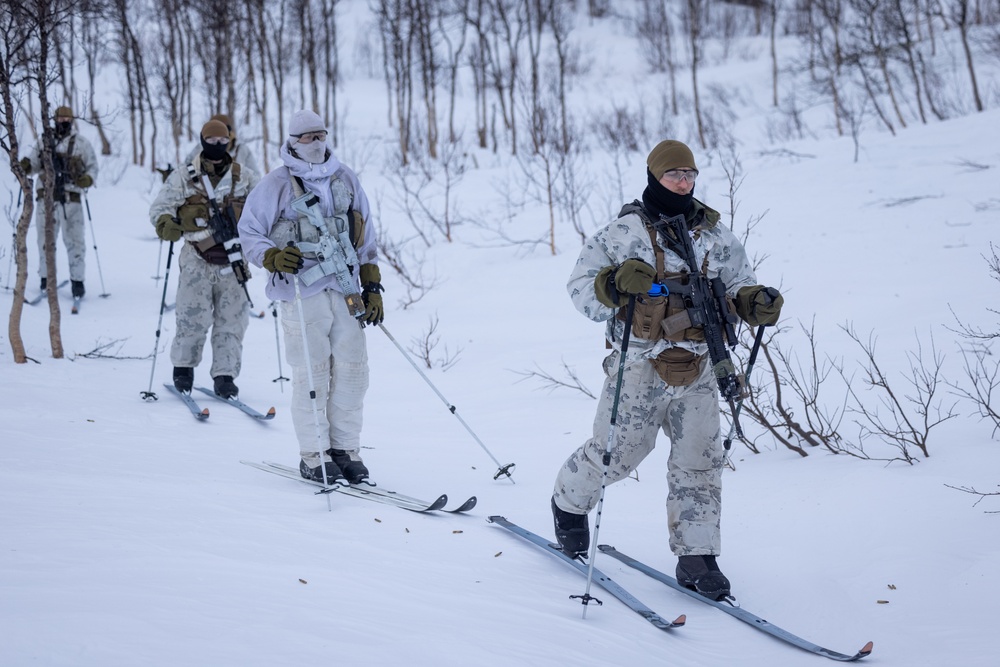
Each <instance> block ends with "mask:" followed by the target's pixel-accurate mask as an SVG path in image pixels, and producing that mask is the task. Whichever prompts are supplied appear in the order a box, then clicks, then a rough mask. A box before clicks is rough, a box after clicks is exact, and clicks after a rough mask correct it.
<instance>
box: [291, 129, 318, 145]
mask: <svg viewBox="0 0 1000 667" xmlns="http://www.w3.org/2000/svg"><path fill="white" fill-rule="evenodd" d="M295 138H296V139H297V140H298V143H300V144H311V143H312V142H314V141H326V132H306V133H305V134H300V135H298V136H297V137H295Z"/></svg>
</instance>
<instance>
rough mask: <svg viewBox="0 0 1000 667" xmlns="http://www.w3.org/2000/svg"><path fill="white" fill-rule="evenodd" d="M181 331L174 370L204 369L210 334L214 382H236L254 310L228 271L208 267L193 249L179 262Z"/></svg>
mask: <svg viewBox="0 0 1000 667" xmlns="http://www.w3.org/2000/svg"><path fill="white" fill-rule="evenodd" d="M177 264H178V266H179V267H180V275H179V278H178V282H177V318H176V322H177V329H176V331H175V332H174V340H173V343H172V344H171V346H170V361H171V363H172V364H173V365H174V366H181V367H184V368H194V367H195V366H197V365H198V364H200V363H201V357H202V352H203V350H204V348H205V340H206V339H207V338H208V330H209V328H211V329H212V368H211V371H210V373H211V376H212V377H213V378H214V377H218V376H220V375H231V376H233V377H234V378H235V377H238V376H239V374H240V368H241V359H242V357H243V335H244V334H245V333H246V330H247V326H248V324H249V323H250V304H249V303H248V302H247V296H246V294H244V293H243V287H241V286H240V284H239V282H237V280H236V276H235V275H234V274H233V273H232V271H230V272H229V273H226V274H223V273H222V271H223V269H228V268H229V265H228V264H227V265H225V266H219V265H215V264H209V263H208V262H206V261H205V260H203V259H202V258H201V257H199V256H198V252H197V251H196V250H195V249H194V246H192V245H191V244H190V243H185V244H184V247H183V248H181V253H180V258H179V260H178V262H177Z"/></svg>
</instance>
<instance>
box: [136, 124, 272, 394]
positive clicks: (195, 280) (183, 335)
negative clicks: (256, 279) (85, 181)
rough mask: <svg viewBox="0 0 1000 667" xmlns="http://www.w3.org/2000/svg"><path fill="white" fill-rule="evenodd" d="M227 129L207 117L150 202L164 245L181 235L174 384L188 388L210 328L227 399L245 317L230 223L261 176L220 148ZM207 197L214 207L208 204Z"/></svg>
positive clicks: (217, 381) (242, 278)
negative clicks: (192, 147)
mask: <svg viewBox="0 0 1000 667" xmlns="http://www.w3.org/2000/svg"><path fill="white" fill-rule="evenodd" d="M229 141H230V139H229V129H228V128H227V127H226V125H225V124H224V123H222V122H220V121H217V120H210V121H208V122H207V123H205V125H204V126H203V127H202V129H201V150H200V151H198V152H197V153H196V154H195V157H194V159H192V160H191V162H189V163H188V164H187V165H186V166H185V167H183V168H180V169H175V170H174V171H173V172H172V173H171V174H170V176H169V177H167V180H166V182H165V183H164V184H163V187H162V188H161V189H160V192H159V194H157V196H156V199H155V200H154V201H153V204H152V205H151V206H150V208H149V219H150V222H152V224H153V226H154V227H155V228H156V234H157V236H159V237H160V238H161V239H163V240H164V241H169V242H170V243H171V244H172V243H175V242H177V241H181V240H182V239H183V242H184V247H183V248H182V249H181V252H180V258H179V260H178V264H179V265H180V279H179V281H178V285H177V330H176V332H175V333H174V340H173V344H172V345H171V347H170V360H171V362H172V363H173V366H174V371H173V380H174V387H176V388H177V390H178V391H181V392H185V393H190V392H191V388H192V387H193V385H194V368H195V366H197V365H198V364H199V363H201V357H202V352H203V350H204V347H205V341H206V339H207V338H208V331H209V329H211V330H212V368H211V371H210V372H211V375H212V378H213V381H214V389H215V393H216V394H217V395H219V396H221V397H222V398H227V399H228V398H234V397H237V395H238V393H239V388H238V387H237V386H236V383H235V381H234V380H235V378H236V377H238V376H239V374H240V366H241V363H242V358H243V335H244V334H245V333H246V329H247V324H248V323H249V301H248V299H247V293H246V288H245V286H244V284H245V282H246V279H247V278H249V275H248V274H246V275H244V273H243V272H242V271H240V270H239V268H240V267H241V266H242V265H243V259H242V254H241V253H240V250H239V245H238V239H237V232H236V223H237V221H238V219H239V217H240V211H241V210H242V209H243V204H244V202H245V201H246V198H247V194H248V193H249V192H250V191H251V190H252V189H253V188H254V186H256V185H257V183H258V181H259V180H260V176H259V175H258V174H257V172H256V171H254V170H253V169H251V168H248V167H245V166H244V165H242V164H240V163H239V162H237V161H235V160H233V158H232V156H230V155H229V153H228V152H227V151H226V146H227V145H228V144H229ZM213 202H214V206H213Z"/></svg>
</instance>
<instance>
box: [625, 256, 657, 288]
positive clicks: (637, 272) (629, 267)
mask: <svg viewBox="0 0 1000 667" xmlns="http://www.w3.org/2000/svg"><path fill="white" fill-rule="evenodd" d="M655 277H656V269H654V268H653V267H651V266H650V265H649V264H647V263H646V262H644V261H642V260H641V259H635V258H632V259H626V260H625V261H624V262H622V264H621V266H620V267H618V270H617V271H615V287H616V288H617V289H618V291H619V292H623V293H625V294H646V293H647V292H649V290H650V289H651V288H652V287H653V278H655Z"/></svg>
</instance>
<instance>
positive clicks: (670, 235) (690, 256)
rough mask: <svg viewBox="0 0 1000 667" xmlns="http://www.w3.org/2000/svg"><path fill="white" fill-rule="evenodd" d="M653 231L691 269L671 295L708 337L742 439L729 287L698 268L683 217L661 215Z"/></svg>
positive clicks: (673, 283)
mask: <svg viewBox="0 0 1000 667" xmlns="http://www.w3.org/2000/svg"><path fill="white" fill-rule="evenodd" d="M652 225H653V229H655V230H656V231H657V232H658V233H659V234H662V237H663V239H664V240H665V241H666V243H667V246H668V247H669V248H670V249H671V250H672V251H673V252H675V253H677V255H679V256H680V258H681V259H683V260H684V263H685V264H687V266H688V274H687V276H686V278H687V280H686V282H683V283H682V282H680V281H675V280H668V281H665V282H666V283H667V286H668V288H669V289H670V292H671V293H673V294H679V295H681V296H682V297H683V299H684V305H685V307H686V308H687V312H688V316H689V317H690V318H691V326H693V327H701V328H702V330H703V331H704V333H705V343H706V344H707V345H708V356H709V359H710V360H711V362H712V374H713V375H715V379H716V381H717V382H718V384H719V393H720V394H721V395H722V398H723V399H724V400H725V401H726V402H727V403H729V409H730V411H731V413H732V416H733V426H734V427H735V429H736V434H737V435H738V436H739V437H741V438H742V437H743V429H742V428H740V422H739V410H737V408H736V401H737V399H739V398H740V394H741V392H742V387H741V385H740V380H739V378H738V376H737V374H736V367H735V366H734V365H733V362H732V359H731V358H730V356H729V350H730V349H731V348H735V347H736V345H737V343H738V339H737V338H736V328H735V326H734V325H735V323H736V321H737V320H736V314H735V313H733V312H732V310H731V309H730V308H729V302H728V301H727V300H726V285H725V283H724V282H723V281H722V278H719V277H718V276H716V277H715V278H711V279H710V278H708V277H707V276H706V275H705V274H704V273H703V272H702V269H701V266H700V265H699V262H698V258H697V256H696V255H695V251H694V244H693V243H692V241H691V233H690V232H689V231H688V225H687V221H686V219H685V217H684V216H683V215H676V216H673V217H671V218H668V217H666V216H663V215H661V216H660V219H659V220H658V221H656V222H653V223H652Z"/></svg>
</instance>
